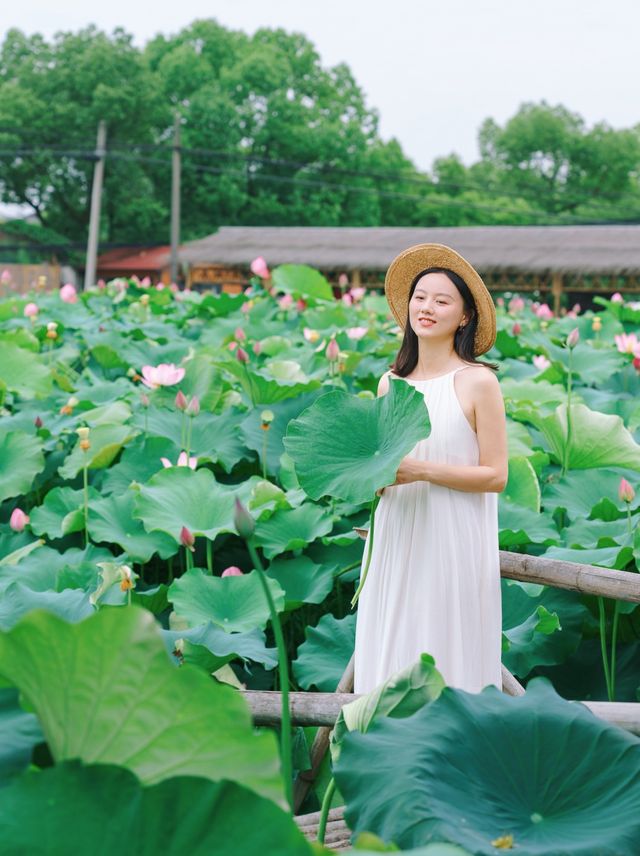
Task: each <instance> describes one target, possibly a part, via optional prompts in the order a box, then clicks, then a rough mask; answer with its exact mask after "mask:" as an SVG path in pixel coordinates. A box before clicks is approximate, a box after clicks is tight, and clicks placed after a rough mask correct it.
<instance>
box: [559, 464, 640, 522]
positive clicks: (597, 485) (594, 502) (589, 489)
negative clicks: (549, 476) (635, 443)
mask: <svg viewBox="0 0 640 856" xmlns="http://www.w3.org/2000/svg"><path fill="white" fill-rule="evenodd" d="M623 475H624V470H618V469H613V468H606V467H599V468H598V477H597V478H594V477H593V473H590V472H589V471H588V470H573V471H569V472H567V473H565V475H564V476H562V478H560V479H558V480H557V481H553V482H549V483H547V484H545V485H544V488H543V491H542V504H543V506H544V508H545V509H546V510H548V511H553V510H555V509H558V508H564V509H565V510H566V511H567V513H568V515H569V517H570V518H571V520H576V519H577V518H579V517H594V516H595V515H594V513H593V512H594V510H595V509H596V507H597V506H599V505H600V504H601V502H602V500H603V499H607V500H608V501H609V503H613V504H615V509H617V510H616V511H615V513H614V515H613V517H609V518H608V519H613V520H615V519H617V518H618V517H622V516H623V514H625V505H624V503H622V502H620V501H619V500H618V485H619V484H620V478H621V476H623ZM628 475H629V474H628V473H627V476H628ZM638 504H640V494H639V495H638V496H637V497H636V500H635V502H633V503H632V508H635V507H637V506H638ZM598 516H600V515H598Z"/></svg>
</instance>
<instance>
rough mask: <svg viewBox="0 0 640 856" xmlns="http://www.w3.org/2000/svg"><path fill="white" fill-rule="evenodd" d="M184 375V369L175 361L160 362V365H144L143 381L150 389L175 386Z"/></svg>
mask: <svg viewBox="0 0 640 856" xmlns="http://www.w3.org/2000/svg"><path fill="white" fill-rule="evenodd" d="M183 377H184V369H183V368H180V367H179V366H176V365H174V364H173V363H160V365H159V366H142V383H144V384H145V386H148V387H149V388H150V389H159V388H160V387H161V386H173V385H174V384H176V383H180V381H181V380H182V378H183Z"/></svg>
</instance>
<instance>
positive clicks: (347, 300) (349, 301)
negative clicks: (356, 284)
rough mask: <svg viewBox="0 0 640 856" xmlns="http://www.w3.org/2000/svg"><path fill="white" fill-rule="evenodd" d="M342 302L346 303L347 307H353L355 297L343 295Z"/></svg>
mask: <svg viewBox="0 0 640 856" xmlns="http://www.w3.org/2000/svg"><path fill="white" fill-rule="evenodd" d="M342 302H343V303H344V305H345V306H352V305H353V297H351V295H350V294H349V293H347V294H343V295H342Z"/></svg>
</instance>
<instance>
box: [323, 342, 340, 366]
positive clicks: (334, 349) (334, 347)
mask: <svg viewBox="0 0 640 856" xmlns="http://www.w3.org/2000/svg"><path fill="white" fill-rule="evenodd" d="M325 355H326V357H327V359H328V360H329V362H330V363H334V362H335V361H336V360H337V359H338V357H339V356H340V348H339V346H338V343H337V342H336V340H335V339H333V338H332V339H331V340H330V341H329V344H328V345H327V350H326V351H325Z"/></svg>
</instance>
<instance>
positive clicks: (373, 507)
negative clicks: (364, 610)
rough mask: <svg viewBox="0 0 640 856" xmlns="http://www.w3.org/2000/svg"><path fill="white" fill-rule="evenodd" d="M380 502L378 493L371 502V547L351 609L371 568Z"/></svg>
mask: <svg viewBox="0 0 640 856" xmlns="http://www.w3.org/2000/svg"><path fill="white" fill-rule="evenodd" d="M379 502H380V495H379V494H376V498H375V499H374V500H373V502H372V503H371V513H370V515H369V549H368V550H367V561H366V563H365V566H364V570H363V571H362V575H361V577H360V585H359V586H358V588H357V589H356V593H355V594H354V596H353V598H352V600H351V609H353V607H354V606H355V605H356V603H357V602H358V598H359V597H360V592H361V591H362V587H363V586H364V581H365V580H366V578H367V572H368V570H369V564H370V563H371V553H372V551H373V527H374V523H375V519H376V508H377V507H378V503H379Z"/></svg>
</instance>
